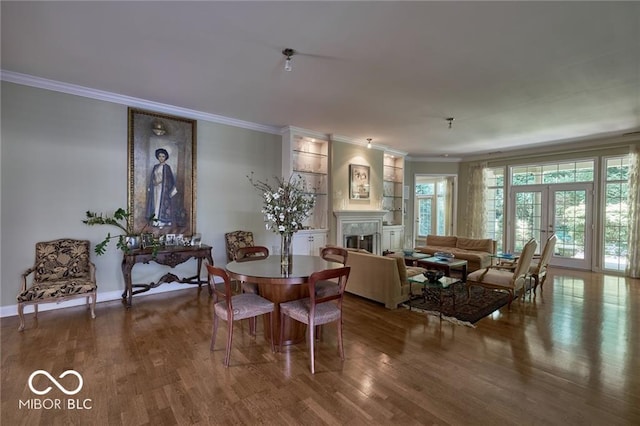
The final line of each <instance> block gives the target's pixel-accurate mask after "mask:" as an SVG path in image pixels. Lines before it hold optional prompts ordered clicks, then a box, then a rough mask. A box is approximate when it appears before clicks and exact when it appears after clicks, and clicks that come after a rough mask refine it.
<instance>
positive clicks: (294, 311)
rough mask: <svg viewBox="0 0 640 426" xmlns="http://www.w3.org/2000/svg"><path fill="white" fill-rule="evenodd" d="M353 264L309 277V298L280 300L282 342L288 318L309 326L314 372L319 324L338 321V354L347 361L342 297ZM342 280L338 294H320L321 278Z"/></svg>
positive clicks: (280, 346) (312, 369)
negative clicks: (319, 295)
mask: <svg viewBox="0 0 640 426" xmlns="http://www.w3.org/2000/svg"><path fill="white" fill-rule="evenodd" d="M350 272H351V267H350V266H345V267H342V268H337V269H325V270H323V271H319V272H314V273H313V274H311V276H310V277H309V283H308V286H309V297H307V298H304V299H298V300H292V301H290V302H283V303H280V343H279V348H280V349H281V348H282V343H283V339H284V328H285V327H284V320H285V317H289V318H291V319H292V320H295V321H298V322H301V323H303V324H306V325H307V330H308V332H309V352H310V354H311V374H315V354H314V346H315V345H314V340H315V337H314V332H315V326H316V325H323V324H328V323H330V322H334V321H335V322H337V326H338V353H339V355H340V359H341V360H343V361H344V345H343V339H342V300H343V297H344V289H345V287H346V286H347V280H348V279H349V273H350ZM333 279H338V283H339V287H338V293H337V294H331V295H328V296H325V297H317V296H316V284H317V283H318V282H319V281H326V280H333Z"/></svg>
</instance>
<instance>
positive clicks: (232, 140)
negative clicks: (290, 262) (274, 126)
mask: <svg viewBox="0 0 640 426" xmlns="http://www.w3.org/2000/svg"><path fill="white" fill-rule="evenodd" d="M1 89H2V93H1V96H2V105H1V106H2V110H1V112H2V115H1V119H2V122H1V124H2V126H1V127H2V132H1V138H2V140H1V144H2V145H1V151H0V152H1V155H0V157H1V166H2V167H1V180H0V184H1V189H2V191H1V199H0V209H1V216H0V223H1V231H0V255H1V263H0V265H1V272H0V307H2V312H1V314H2V315H3V316H4V315H14V314H16V310H15V304H16V301H15V297H16V295H17V293H18V291H19V289H20V276H21V274H22V272H23V271H24V270H26V269H27V268H28V267H30V266H31V265H32V264H33V260H34V246H35V243H36V242H38V241H46V240H52V239H57V238H63V237H70V238H83V239H84V238H86V239H89V240H90V241H91V243H92V245H95V243H97V242H99V241H101V240H102V238H104V236H105V235H106V233H107V231H108V230H109V229H108V228H107V227H88V226H86V225H84V224H83V223H82V219H83V218H84V215H85V211H87V210H93V211H98V212H105V213H110V212H113V211H114V210H115V209H116V208H118V207H123V208H126V206H127V107H126V106H125V105H119V104H114V103H109V102H104V101H98V100H93V99H88V98H84V97H79V96H74V95H69V94H63V93H58V92H53V91H48V90H44V89H38V88H33V87H28V86H22V85H17V84H13V83H7V82H2V86H1ZM197 142H198V145H197V179H196V196H197V214H196V230H197V232H200V233H202V235H203V242H204V243H205V244H209V245H211V246H213V256H214V261H215V263H216V264H219V265H224V264H225V263H226V255H225V251H224V250H225V248H224V233H225V232H229V231H233V230H236V229H245V230H252V231H253V232H254V234H255V237H256V240H257V242H258V243H260V244H264V245H266V246H267V247H271V245H272V244H276V243H277V242H278V241H279V240H278V239H277V238H276V237H277V236H276V235H275V234H272V233H270V232H268V231H266V230H265V229H264V223H263V220H262V215H261V213H260V209H261V199H260V196H259V194H257V193H256V192H255V190H254V188H253V187H252V186H251V185H250V184H249V182H248V181H247V179H246V177H245V176H246V175H247V174H249V173H250V172H251V171H254V172H255V173H256V175H257V176H258V177H261V178H269V177H271V176H276V175H279V174H280V170H281V164H280V162H281V155H280V151H281V138H280V136H279V135H273V134H268V133H262V132H259V131H254V130H247V129H242V128H237V127H232V126H227V125H223V124H217V123H212V122H206V121H202V120H199V121H198V135H197ZM114 230H115V228H114V229H113V230H111V231H114ZM92 260H93V261H94V263H95V264H96V267H97V281H98V286H99V290H98V291H99V293H98V302H100V300H101V295H102V299H103V300H104V298H105V297H106V296H109V297H111V298H113V296H114V294H115V295H117V294H120V293H122V290H123V285H124V284H123V278H122V274H121V272H120V261H121V253H120V252H118V251H117V250H116V248H115V244H110V246H109V249H108V251H107V253H106V254H105V255H103V256H95V255H93V256H92ZM166 268H168V267H164V266H158V265H155V264H153V263H152V264H150V265H148V266H147V265H139V266H136V267H135V268H134V281H138V282H143V281H144V280H145V279H147V278H148V279H149V280H157V279H158V278H159V277H160V276H161V275H163V274H164V271H165V269H166ZM194 268H195V261H189V262H187V263H185V264H183V265H180V266H179V267H178V274H177V275H180V276H187V275H193V271H194ZM183 271H185V272H184V273H182V272H183ZM165 286H166V288H171V286H177V285H175V284H163V286H161V287H159V288H158V290H162V288H163V287H165ZM136 297H138V296H136ZM133 303H134V307H135V303H136V300H135V298H134V302H133ZM53 307H55V305H53Z"/></svg>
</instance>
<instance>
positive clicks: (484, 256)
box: [415, 235, 496, 272]
mask: <svg viewBox="0 0 640 426" xmlns="http://www.w3.org/2000/svg"><path fill="white" fill-rule="evenodd" d="M415 250H416V251H418V252H420V253H427V254H434V253H436V252H439V251H444V252H449V253H453V254H454V255H455V257H456V259H463V260H466V261H467V262H468V263H467V271H468V272H472V271H476V270H478V269H482V268H486V267H487V266H489V265H490V264H491V255H492V254H495V253H496V241H495V240H492V239H490V238H486V239H480V238H465V237H455V236H442V235H427V241H426V245H424V246H418V247H416V248H415Z"/></svg>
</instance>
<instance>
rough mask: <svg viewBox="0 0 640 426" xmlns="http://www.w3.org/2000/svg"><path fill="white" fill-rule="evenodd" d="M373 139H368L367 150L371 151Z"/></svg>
mask: <svg viewBox="0 0 640 426" xmlns="http://www.w3.org/2000/svg"><path fill="white" fill-rule="evenodd" d="M371 140H372V139H371V138H367V148H369V149H371Z"/></svg>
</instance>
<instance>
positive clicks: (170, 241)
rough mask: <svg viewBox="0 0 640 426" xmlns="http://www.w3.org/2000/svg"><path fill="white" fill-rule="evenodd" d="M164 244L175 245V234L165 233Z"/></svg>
mask: <svg viewBox="0 0 640 426" xmlns="http://www.w3.org/2000/svg"><path fill="white" fill-rule="evenodd" d="M164 244H165V245H167V246H175V245H176V234H166V235H165V236H164Z"/></svg>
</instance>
